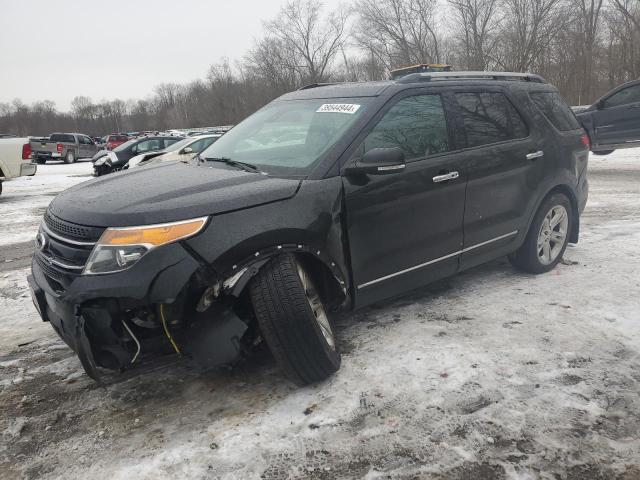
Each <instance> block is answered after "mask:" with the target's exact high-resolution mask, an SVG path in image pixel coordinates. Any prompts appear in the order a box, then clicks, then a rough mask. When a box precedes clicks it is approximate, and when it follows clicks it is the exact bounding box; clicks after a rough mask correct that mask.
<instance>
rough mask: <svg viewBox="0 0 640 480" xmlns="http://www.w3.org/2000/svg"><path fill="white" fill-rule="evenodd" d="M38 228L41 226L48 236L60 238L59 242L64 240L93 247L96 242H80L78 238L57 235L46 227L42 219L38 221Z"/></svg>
mask: <svg viewBox="0 0 640 480" xmlns="http://www.w3.org/2000/svg"><path fill="white" fill-rule="evenodd" d="M40 228H42V230H44V231H45V232H46V233H47V235H49V236H50V237H53V238H55V239H56V240H60V241H61V242H64V243H70V244H72V245H81V246H87V247H93V246H94V245H95V244H96V242H81V241H79V240H71V239H69V238H67V237H63V236H62V235H58V234H57V233H53V232H52V231H51V229H50V228H49V227H47V224H46V223H45V222H44V221H42V222H40Z"/></svg>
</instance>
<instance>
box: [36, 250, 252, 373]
mask: <svg viewBox="0 0 640 480" xmlns="http://www.w3.org/2000/svg"><path fill="white" fill-rule="evenodd" d="M57 273H59V272H56V269H55V265H48V264H46V263H44V262H43V259H42V257H41V256H39V254H38V253H37V252H36V254H35V255H34V258H33V261H32V275H30V276H29V277H28V282H29V287H30V289H31V294H32V298H33V302H34V305H35V306H36V309H37V310H38V312H39V313H40V316H41V318H42V320H43V321H47V322H49V323H50V324H51V326H52V327H53V329H54V330H55V331H56V333H57V334H58V335H59V336H60V338H62V340H64V342H65V343H66V344H67V345H68V346H69V347H70V348H71V349H73V351H74V352H76V354H77V355H78V357H79V359H80V361H81V363H82V366H83V367H84V369H85V371H86V372H87V374H88V375H89V376H90V377H91V378H93V379H96V380H99V378H100V371H99V368H98V367H103V368H107V369H113V370H122V369H125V368H128V367H129V366H131V365H132V364H133V363H134V362H135V361H136V360H137V359H138V358H139V356H140V354H145V353H147V352H153V351H155V352H157V351H163V350H167V349H170V348H171V346H172V345H173V347H174V349H175V350H176V352H178V353H181V354H186V355H188V356H190V357H192V358H194V359H195V360H196V361H198V362H199V363H201V364H204V365H207V366H213V365H219V364H224V363H229V362H233V361H234V360H236V359H237V358H238V356H239V355H240V354H241V352H242V344H241V340H242V338H243V336H244V334H245V333H246V331H247V323H245V321H243V320H241V319H240V318H239V317H238V316H237V315H236V314H235V313H234V310H233V308H232V307H233V302H232V300H233V297H229V298H228V299H227V301H224V299H222V298H220V297H218V296H217V295H216V298H215V299H214V300H215V301H214V302H212V303H211V304H210V305H207V306H206V308H197V309H196V304H198V301H197V299H199V298H201V297H202V295H203V292H206V291H207V289H208V288H210V287H207V282H211V272H203V266H202V265H201V264H200V263H199V262H198V261H197V260H196V259H194V258H193V256H191V255H190V254H189V253H188V252H187V251H186V250H185V249H184V248H183V247H182V246H181V245H180V244H178V243H176V244H171V245H167V246H166V247H164V248H162V249H159V250H158V251H154V252H151V253H149V254H148V255H146V256H145V257H143V259H141V260H140V261H139V262H138V263H137V264H136V265H134V266H133V267H132V268H130V269H128V270H124V271H121V272H118V273H113V274H105V275H75V276H59V275H57ZM203 279H206V281H204V280H203ZM162 308H164V310H165V311H166V312H163V310H162ZM165 317H167V318H165Z"/></svg>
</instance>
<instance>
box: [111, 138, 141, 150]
mask: <svg viewBox="0 0 640 480" xmlns="http://www.w3.org/2000/svg"><path fill="white" fill-rule="evenodd" d="M138 140H139V139H138V138H133V139H131V140H129V141H127V142H124V143H121V144H120V145H118V146H117V147H116V148H114V149H113V151H114V152H123V151H125V150H126V149H127V148H129V147H130V146H131V145H133V144H135V143H136V142H137V141H138Z"/></svg>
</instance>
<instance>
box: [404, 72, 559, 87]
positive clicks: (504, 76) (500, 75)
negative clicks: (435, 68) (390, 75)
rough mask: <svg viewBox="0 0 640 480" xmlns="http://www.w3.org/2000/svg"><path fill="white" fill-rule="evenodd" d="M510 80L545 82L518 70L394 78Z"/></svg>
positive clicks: (428, 74)
mask: <svg viewBox="0 0 640 480" xmlns="http://www.w3.org/2000/svg"><path fill="white" fill-rule="evenodd" d="M455 79H468V80H474V79H478V80H507V81H509V80H511V81H523V82H536V83H547V82H546V80H545V79H544V78H542V77H541V76H540V75H535V74H533V73H518V72H423V73H411V74H409V75H407V76H405V77H402V78H400V79H398V80H396V83H401V84H404V83H416V82H431V81H434V80H455Z"/></svg>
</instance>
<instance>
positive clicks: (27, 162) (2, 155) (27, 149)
mask: <svg viewBox="0 0 640 480" xmlns="http://www.w3.org/2000/svg"><path fill="white" fill-rule="evenodd" d="M37 168H38V166H37V165H36V164H35V162H33V160H32V158H31V145H30V143H29V139H28V138H0V193H2V183H3V182H6V181H7V180H11V179H13V178H16V177H25V176H32V175H35V174H36V169H37Z"/></svg>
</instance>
